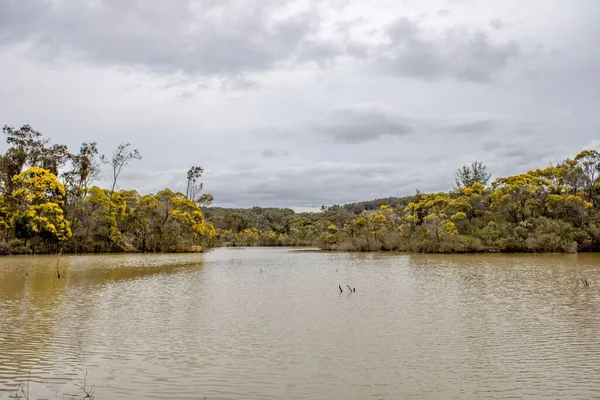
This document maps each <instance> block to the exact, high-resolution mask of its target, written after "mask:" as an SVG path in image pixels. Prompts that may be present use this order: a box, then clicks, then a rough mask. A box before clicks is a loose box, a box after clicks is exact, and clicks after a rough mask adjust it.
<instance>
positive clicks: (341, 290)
mask: <svg viewBox="0 0 600 400" xmlns="http://www.w3.org/2000/svg"><path fill="white" fill-rule="evenodd" d="M338 287H339V288H340V293H344V290H343V289H342V285H338Z"/></svg>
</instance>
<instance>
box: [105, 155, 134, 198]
mask: <svg viewBox="0 0 600 400" xmlns="http://www.w3.org/2000/svg"><path fill="white" fill-rule="evenodd" d="M129 146H131V144H130V143H126V144H120V145H119V146H118V147H117V149H116V150H115V151H114V152H113V154H112V157H111V158H110V159H109V158H108V157H106V156H104V155H103V156H102V157H101V158H100V160H101V161H102V162H103V163H104V164H107V165H110V166H111V168H112V170H113V183H112V187H111V189H110V196H111V198H112V195H113V193H114V192H115V187H116V186H117V179H119V175H120V174H121V171H122V170H123V167H125V166H126V165H127V164H129V163H130V162H131V160H141V159H142V156H141V155H140V152H139V151H138V150H137V149H133V151H129Z"/></svg>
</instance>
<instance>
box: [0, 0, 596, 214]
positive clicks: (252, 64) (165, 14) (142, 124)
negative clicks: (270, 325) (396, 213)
mask: <svg viewBox="0 0 600 400" xmlns="http://www.w3.org/2000/svg"><path fill="white" fill-rule="evenodd" d="M599 18H600V4H599V3H598V2H597V1H595V0H574V1H570V2H568V3H566V2H548V1H545V0H532V1H527V2H523V1H517V0H506V1H502V2H490V1H487V0H460V1H456V0H453V1H422V0H418V1H417V0H404V1H396V0H374V1H369V2H365V1H359V0H298V1H296V0H245V1H242V0H171V1H168V2H167V1H162V0H145V1H141V0H0V124H2V125H5V124H6V125H11V126H20V125H23V124H27V123H28V124H31V125H32V126H34V127H35V128H36V129H38V130H40V131H41V132H43V133H44V134H45V135H46V136H48V137H50V138H52V140H53V142H58V143H66V144H68V145H69V147H70V148H71V149H72V150H76V149H77V148H78V147H79V144H80V143H81V142H83V141H97V142H98V144H99V147H100V149H101V151H102V152H103V153H110V152H111V151H112V149H113V148H114V147H116V146H117V145H118V144H119V143H121V142H131V143H132V144H133V146H135V147H137V148H138V149H139V150H140V152H141V153H142V156H143V160H142V161H141V162H138V163H135V164H132V165H131V166H130V167H129V168H128V169H127V170H125V171H124V172H123V176H122V180H121V182H120V184H119V186H120V187H121V188H135V189H138V190H140V191H142V192H156V191H158V190H160V189H162V188H164V187H167V186H168V187H171V188H173V189H179V190H181V189H183V186H184V179H185V171H186V169H187V168H188V167H189V166H190V165H192V164H200V165H202V166H203V167H204V168H205V176H204V181H205V185H204V187H205V190H206V191H207V192H209V193H212V194H213V195H214V196H215V204H216V205H223V206H241V207H248V206H254V205H259V206H287V207H293V208H296V209H306V208H308V209H310V208H314V207H318V206H320V205H321V204H334V203H343V202H350V201H359V200H368V199H372V198H376V197H387V196H401V195H406V194H411V193H414V191H415V190H416V189H420V190H422V191H438V190H448V189H450V188H451V187H452V184H453V175H454V172H455V171H456V169H457V168H459V167H460V166H461V165H463V164H466V163H470V162H472V161H474V160H480V161H483V162H484V163H485V164H487V165H488V168H489V170H490V172H491V173H492V174H493V176H503V175H507V174H514V173H519V172H522V171H524V170H527V169H530V168H534V167H538V166H539V167H543V166H545V165H548V164H550V163H553V162H557V161H560V160H562V159H564V158H566V157H571V156H573V155H575V154H576V153H577V152H578V151H580V150H582V149H583V148H590V147H595V148H597V147H598V146H599V143H600V141H599V140H598V139H599V138H600V135H599V134H598V133H599V132H598V126H599V123H600V114H599V113H598V112H597V104H598V103H599V101H600V77H599V76H598V70H600V47H598V46H597V45H596V43H595V41H596V38H597V37H600V26H599V25H598V24H597V20H598V19H599ZM5 148H6V145H5V144H3V145H2V147H1V148H0V149H1V150H5ZM105 175H106V176H108V174H105Z"/></svg>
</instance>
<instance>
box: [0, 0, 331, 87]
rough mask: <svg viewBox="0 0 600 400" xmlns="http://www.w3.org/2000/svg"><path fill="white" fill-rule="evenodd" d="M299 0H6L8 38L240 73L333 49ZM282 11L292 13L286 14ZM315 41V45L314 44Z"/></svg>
mask: <svg viewBox="0 0 600 400" xmlns="http://www.w3.org/2000/svg"><path fill="white" fill-rule="evenodd" d="M292 3H294V2H293V1H291V0H282V1H273V0H255V1H252V2H239V1H235V0H220V1H213V0H200V1H192V0H174V1H169V2H164V1H162V0H147V1H143V2H142V1H136V0H104V1H94V2H86V1H68V2H67V1H65V2H62V1H61V2H54V1H45V0H31V1H3V2H2V3H1V4H0V39H1V40H2V43H4V44H5V45H6V44H11V43H12V44H24V43H26V44H30V47H31V50H33V51H35V52H36V53H37V54H38V55H41V56H43V57H53V56H54V57H58V56H70V57H74V58H76V59H81V60H84V61H88V62H91V63H93V64H99V65H105V66H113V65H114V66H128V67H141V68H144V69H147V70H149V71H151V72H157V73H165V74H175V73H184V74H187V75H206V76H238V75H240V74H244V73H246V72H252V71H263V70H268V69H272V68H275V67H276V66H278V65H281V64H284V63H286V62H289V61H291V60H293V59H295V58H297V56H298V54H300V53H301V56H302V58H303V59H315V58H318V59H322V58H328V57H333V56H335V55H336V54H337V53H336V51H335V49H332V48H331V47H328V46H327V45H325V44H321V45H316V44H315V43H314V42H313V41H312V39H310V38H309V36H310V34H311V33H313V32H314V31H315V30H316V29H317V26H318V23H319V18H318V14H317V13H316V11H313V10H312V9H308V10H298V11H294V8H293V7H288V6H290V5H293V4H292ZM281 14H284V15H285V16H284V17H282V16H281ZM309 49H310V50H309Z"/></svg>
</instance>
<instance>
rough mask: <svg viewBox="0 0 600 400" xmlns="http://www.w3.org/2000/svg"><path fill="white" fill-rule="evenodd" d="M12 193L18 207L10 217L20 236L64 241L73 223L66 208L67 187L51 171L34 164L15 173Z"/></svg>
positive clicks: (69, 234)
mask: <svg viewBox="0 0 600 400" xmlns="http://www.w3.org/2000/svg"><path fill="white" fill-rule="evenodd" d="M13 183H14V185H15V187H16V189H15V190H14V191H13V193H12V196H13V197H14V198H15V199H16V200H17V201H18V211H17V212H16V213H15V214H14V215H13V217H12V218H11V225H12V227H13V228H14V230H15V234H16V236H17V238H19V239H24V240H25V241H27V240H28V239H32V238H36V237H38V238H40V239H42V240H43V241H45V242H48V243H60V242H64V241H65V240H67V239H68V238H70V237H71V227H70V223H69V221H68V220H67V219H66V217H65V213H64V210H63V206H64V197H65V188H64V187H63V185H62V184H61V183H60V182H59V181H58V179H57V178H56V176H55V175H54V174H53V173H51V172H50V171H48V170H46V169H43V168H38V167H33V168H29V169H28V170H26V171H24V172H22V173H20V174H18V175H15V176H14V177H13Z"/></svg>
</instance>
